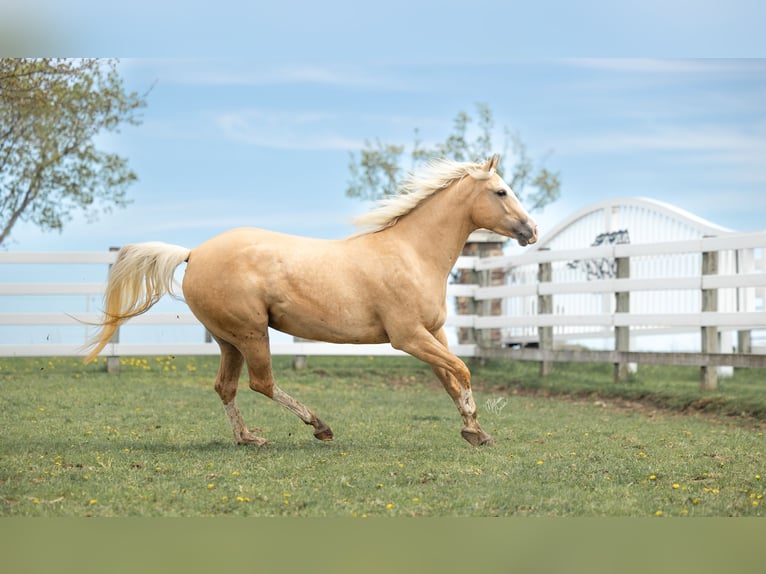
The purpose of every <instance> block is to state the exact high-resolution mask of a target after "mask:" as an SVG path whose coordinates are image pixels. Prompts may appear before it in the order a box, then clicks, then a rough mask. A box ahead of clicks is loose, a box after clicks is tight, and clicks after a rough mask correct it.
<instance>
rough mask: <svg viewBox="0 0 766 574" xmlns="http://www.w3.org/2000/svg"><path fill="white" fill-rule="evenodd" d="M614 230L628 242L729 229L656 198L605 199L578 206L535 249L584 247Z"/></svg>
mask: <svg viewBox="0 0 766 574" xmlns="http://www.w3.org/2000/svg"><path fill="white" fill-rule="evenodd" d="M617 231H627V232H628V235H629V237H630V243H653V242H658V241H680V240H684V239H696V238H699V237H703V236H709V235H722V234H727V233H731V232H732V230H731V229H727V228H726V227H723V226H720V225H717V224H715V223H712V222H710V221H707V220H705V219H702V218H701V217H698V216H696V215H694V214H692V213H689V212H688V211H685V210H683V209H679V208H678V207H675V206H673V205H670V204H669V203H665V202H663V201H658V200H656V199H649V198H644V197H629V198H617V199H605V200H602V201H597V202H595V203H592V204H591V205H588V206H586V207H584V208H582V209H580V210H579V211H577V212H575V213H574V214H572V215H570V216H569V217H567V218H566V219H564V220H563V221H561V222H560V223H558V224H557V225H556V226H554V227H553V228H552V229H551V230H550V231H549V232H548V233H545V234H544V235H543V236H542V237H541V238H540V240H539V241H538V242H537V244H536V245H535V246H534V249H541V248H550V249H556V248H558V249H575V248H578V247H586V246H588V245H591V244H592V243H593V241H594V239H595V238H596V236H598V235H599V234H602V233H609V232H617Z"/></svg>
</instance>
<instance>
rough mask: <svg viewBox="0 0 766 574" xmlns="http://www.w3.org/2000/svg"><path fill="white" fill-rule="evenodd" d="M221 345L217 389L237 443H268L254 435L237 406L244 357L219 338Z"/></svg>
mask: <svg viewBox="0 0 766 574" xmlns="http://www.w3.org/2000/svg"><path fill="white" fill-rule="evenodd" d="M217 341H218V345H219V346H220V347H221V364H220V365H219V367H218V375H217V377H216V379H215V390H216V392H217V393H218V396H219V397H221V401H223V408H224V410H225V411H226V415H227V416H228V417H229V423H230V424H231V430H232V432H233V433H234V440H236V441H237V444H254V445H257V446H261V445H264V444H266V443H268V441H267V440H266V439H265V438H261V437H259V436H256V435H254V434H253V433H252V432H251V431H250V430H248V428H247V427H246V426H245V422H244V421H243V420H242V415H241V414H240V412H239V407H237V386H238V384H239V375H240V373H241V372H242V364H243V362H244V357H243V356H242V353H240V352H239V351H238V350H237V348H236V347H234V346H233V345H231V344H229V343H227V342H225V341H221V340H220V339H218V340H217Z"/></svg>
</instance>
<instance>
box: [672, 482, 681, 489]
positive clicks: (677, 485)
mask: <svg viewBox="0 0 766 574" xmlns="http://www.w3.org/2000/svg"><path fill="white" fill-rule="evenodd" d="M679 488H681V485H680V484H678V483H677V482H674V483H673V490H677V489H679Z"/></svg>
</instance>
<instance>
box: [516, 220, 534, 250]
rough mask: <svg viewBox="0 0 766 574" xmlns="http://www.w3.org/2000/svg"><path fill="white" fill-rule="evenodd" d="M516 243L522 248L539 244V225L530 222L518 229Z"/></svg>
mask: <svg viewBox="0 0 766 574" xmlns="http://www.w3.org/2000/svg"><path fill="white" fill-rule="evenodd" d="M516 241H518V242H519V245H521V246H522V247H525V246H527V245H532V244H533V243H537V224H536V223H534V222H532V221H530V222H527V223H523V224H521V225H519V227H518V228H517V229H516Z"/></svg>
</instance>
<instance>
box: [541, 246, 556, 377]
mask: <svg viewBox="0 0 766 574" xmlns="http://www.w3.org/2000/svg"><path fill="white" fill-rule="evenodd" d="M540 251H548V248H547V247H542V248H541V249H540ZM552 280H553V265H552V264H551V262H550V261H544V262H542V263H539V264H538V268H537V282H538V284H541V283H550V282H551V281H552ZM552 313H553V295H542V294H541V293H540V291H539V289H538V292H537V314H538V315H550V314H552ZM537 338H538V346H539V349H540V350H541V351H543V352H545V351H552V350H553V327H542V326H541V327H538V328H537ZM551 371H553V361H547V360H545V359H543V360H542V361H540V376H541V377H544V376H546V375H549V374H550V373H551Z"/></svg>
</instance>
